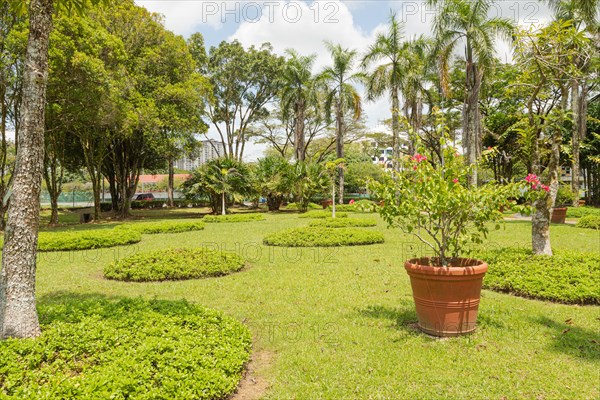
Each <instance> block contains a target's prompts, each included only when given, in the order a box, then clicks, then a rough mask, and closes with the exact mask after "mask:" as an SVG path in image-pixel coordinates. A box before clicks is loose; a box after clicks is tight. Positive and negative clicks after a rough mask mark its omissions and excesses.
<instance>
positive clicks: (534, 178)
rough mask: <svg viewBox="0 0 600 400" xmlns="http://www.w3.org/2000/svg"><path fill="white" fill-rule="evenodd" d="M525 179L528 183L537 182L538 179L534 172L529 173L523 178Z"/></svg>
mask: <svg viewBox="0 0 600 400" xmlns="http://www.w3.org/2000/svg"><path fill="white" fill-rule="evenodd" d="M525 181H527V182H528V183H531V184H536V183H539V181H540V180H539V179H538V177H537V175H536V174H529V175H527V177H526V178H525Z"/></svg>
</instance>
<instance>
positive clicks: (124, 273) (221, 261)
mask: <svg viewBox="0 0 600 400" xmlns="http://www.w3.org/2000/svg"><path fill="white" fill-rule="evenodd" d="M244 265H245V261H244V259H243V258H241V257H240V256H238V255H236V254H233V253H225V252H220V251H215V250H211V249H207V248H203V247H201V248H196V249H193V248H192V249H190V248H187V249H168V250H159V251H152V252H147V253H137V254H133V255H130V256H128V257H126V258H123V259H121V260H119V261H115V262H113V263H111V264H109V265H107V266H106V268H105V269H104V276H105V277H106V278H108V279H115V280H119V281H132V282H151V281H165V280H182V279H198V278H207V277H215V276H223V275H227V274H230V273H232V272H237V271H239V270H241V269H242V268H243V267H244Z"/></svg>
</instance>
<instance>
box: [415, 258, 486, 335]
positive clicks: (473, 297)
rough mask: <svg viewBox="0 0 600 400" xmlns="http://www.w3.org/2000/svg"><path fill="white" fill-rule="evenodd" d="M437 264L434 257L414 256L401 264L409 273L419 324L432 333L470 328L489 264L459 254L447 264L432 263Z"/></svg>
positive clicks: (423, 329)
mask: <svg viewBox="0 0 600 400" xmlns="http://www.w3.org/2000/svg"><path fill="white" fill-rule="evenodd" d="M439 264H440V263H439V261H438V260H437V259H435V258H416V259H412V260H409V261H407V262H406V263H405V264H404V267H405V268H406V271H407V272H408V275H409V276H410V283H411V286H412V291H413V298H414V301H415V308H416V310H417V317H418V319H419V328H420V329H421V330H422V331H423V332H425V333H428V334H430V335H434V336H458V335H462V334H466V333H470V332H473V331H474V330H475V326H476V322H477V312H478V310H479V300H480V296H481V285H482V283H483V277H484V275H485V273H486V272H487V270H488V265H487V264H486V263H485V262H483V261H480V260H475V259H470V258H459V259H455V260H454V261H453V262H452V263H451V266H449V267H436V266H431V265H439Z"/></svg>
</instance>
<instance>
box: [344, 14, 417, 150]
mask: <svg viewBox="0 0 600 400" xmlns="http://www.w3.org/2000/svg"><path fill="white" fill-rule="evenodd" d="M403 29H404V27H403V24H402V23H401V22H399V21H398V20H397V19H396V14H395V13H391V14H390V17H389V24H388V30H387V32H386V33H385V34H383V33H380V34H378V35H377V37H376V38H375V43H373V44H372V45H371V46H369V49H368V50H367V53H366V54H365V56H364V57H363V59H362V62H361V66H362V67H363V68H365V69H366V68H368V67H370V66H371V65H373V64H376V67H375V69H374V70H373V71H372V72H371V73H370V74H369V75H368V76H367V79H366V89H367V99H368V100H371V101H373V100H376V99H379V98H381V97H382V96H383V95H385V94H389V96H390V99H391V101H392V110H391V111H392V137H393V139H392V148H393V153H394V157H398V155H399V154H400V125H399V122H400V120H399V118H400V88H401V82H402V76H403V75H404V74H405V73H406V72H407V70H408V63H407V60H406V58H405V57H404V56H403V48H404V43H403V41H404V32H403ZM382 60H385V61H384V62H383V63H381V61H382ZM412 150H414V149H410V148H409V152H410V153H412V152H413V151H412ZM338 156H339V155H338Z"/></svg>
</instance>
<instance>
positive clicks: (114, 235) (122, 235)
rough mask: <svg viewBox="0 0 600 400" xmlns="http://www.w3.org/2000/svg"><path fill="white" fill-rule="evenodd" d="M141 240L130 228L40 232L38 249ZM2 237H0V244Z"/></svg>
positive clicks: (62, 249) (2, 240)
mask: <svg viewBox="0 0 600 400" xmlns="http://www.w3.org/2000/svg"><path fill="white" fill-rule="evenodd" d="M140 240H142V235H141V234H140V233H139V232H137V231H134V230H130V229H122V230H121V229H118V230H117V229H94V230H89V231H66V232H40V234H39V238H38V250H39V251H69V250H88V249H99V248H103V247H114V246H124V245H127V244H133V243H137V242H139V241H140ZM3 242H4V238H0V246H1V245H2V244H3Z"/></svg>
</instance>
